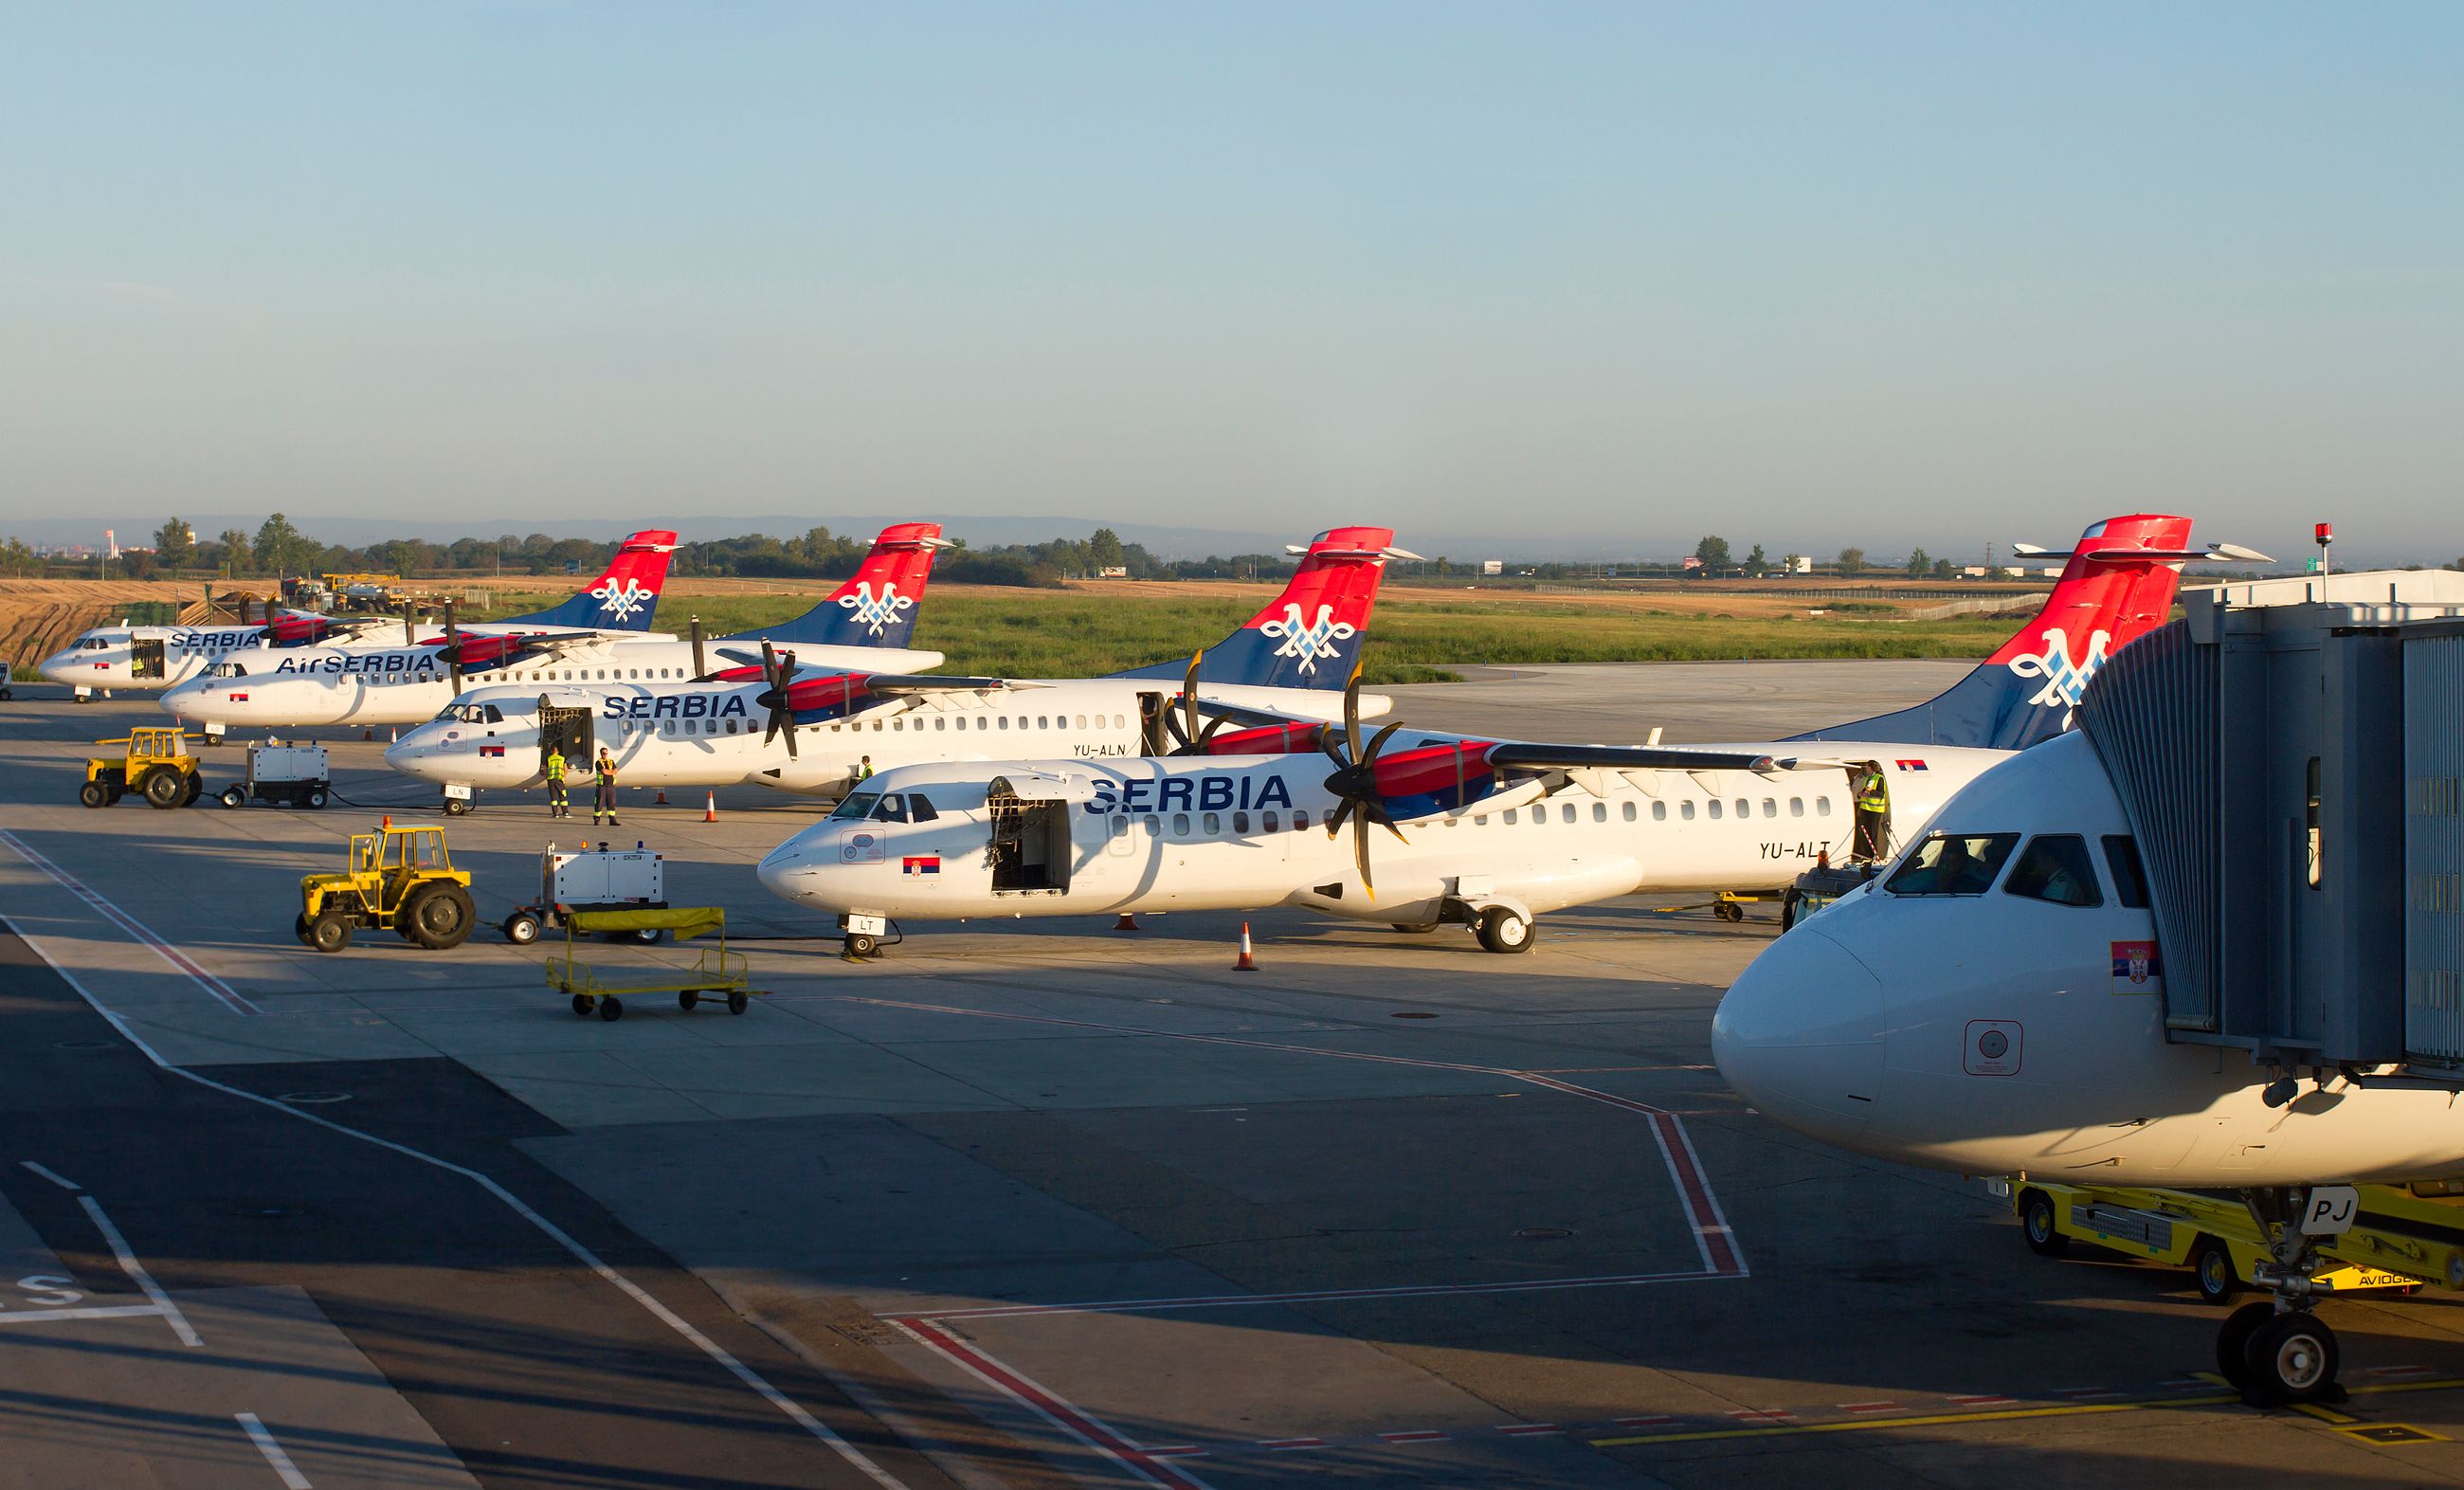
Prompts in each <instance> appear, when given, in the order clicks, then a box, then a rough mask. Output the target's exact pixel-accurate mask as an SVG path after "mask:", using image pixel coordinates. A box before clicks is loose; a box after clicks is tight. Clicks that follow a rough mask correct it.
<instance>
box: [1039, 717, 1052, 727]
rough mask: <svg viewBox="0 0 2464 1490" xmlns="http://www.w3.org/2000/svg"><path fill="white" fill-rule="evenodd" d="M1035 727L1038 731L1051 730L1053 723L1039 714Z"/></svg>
mask: <svg viewBox="0 0 2464 1490" xmlns="http://www.w3.org/2000/svg"><path fill="white" fill-rule="evenodd" d="M1035 727H1036V728H1038V729H1050V728H1051V727H1052V721H1050V720H1048V719H1046V718H1045V717H1044V716H1043V715H1041V714H1039V715H1037V716H1036V717H1035Z"/></svg>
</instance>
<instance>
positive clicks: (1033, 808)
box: [984, 771, 1095, 895]
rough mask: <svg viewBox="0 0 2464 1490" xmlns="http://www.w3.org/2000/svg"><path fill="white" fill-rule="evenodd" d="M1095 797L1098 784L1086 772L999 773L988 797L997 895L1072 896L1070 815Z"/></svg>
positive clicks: (986, 809) (994, 887)
mask: <svg viewBox="0 0 2464 1490" xmlns="http://www.w3.org/2000/svg"><path fill="white" fill-rule="evenodd" d="M1094 796H1095V787H1094V783H1092V782H1090V781H1089V780H1087V779H1086V778H1085V777H1083V776H1056V775H1047V774H1045V773H1043V772H1040V771H1038V772H1026V771H1020V772H1016V773H1013V774H1011V775H1007V776H996V777H994V778H993V782H992V789H991V790H990V792H989V793H987V795H986V796H985V799H984V808H985V813H984V815H985V816H986V818H988V819H989V820H990V822H991V825H992V843H991V849H992V869H993V893H995V894H996V895H1000V894H1012V895H1035V894H1043V895H1067V894H1068V893H1069V865H1070V861H1071V858H1072V857H1073V852H1074V851H1073V849H1072V847H1071V844H1070V841H1069V820H1070V814H1071V813H1072V812H1077V811H1078V807H1079V804H1081V803H1084V802H1089V801H1092V800H1093V799H1094Z"/></svg>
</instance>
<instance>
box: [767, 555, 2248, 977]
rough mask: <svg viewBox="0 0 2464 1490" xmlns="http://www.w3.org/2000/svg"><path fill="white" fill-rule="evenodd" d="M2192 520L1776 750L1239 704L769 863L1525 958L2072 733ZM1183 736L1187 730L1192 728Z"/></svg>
mask: <svg viewBox="0 0 2464 1490" xmlns="http://www.w3.org/2000/svg"><path fill="white" fill-rule="evenodd" d="M2189 529H2190V523H2189V519H2187V518H2172V517H2145V516H2141V517H2127V518H2115V519H2113V520H2111V521H2110V522H2106V523H2098V524H2097V525H2095V526H2094V527H2091V528H2089V529H2088V530H2087V532H2086V534H2085V535H2084V536H2083V537H2082V538H2081V539H2080V540H2079V546H2078V547H2077V549H2076V550H2075V551H2074V552H2073V553H2072V554H2071V556H2070V560H2069V562H2068V564H2067V565H2066V566H2065V567H2064V569H2063V572H2062V576H2061V580H2060V582H2059V583H2058V584H2057V585H2056V586H2055V588H2054V591H2053V593H2052V595H2051V596H2050V597H2049V598H2048V599H2047V601H2046V604H2045V607H2044V609H2043V610H2042V611H2041V612H2039V613H2038V614H2037V615H2036V616H2035V619H2034V620H2032V621H2030V622H2029V624H2028V625H2027V626H2026V627H2025V628H2023V629H2022V630H2021V631H2020V632H2019V634H2017V635H2016V636H2014V637H2013V638H2012V640H2011V641H2010V642H2009V643H2007V644H2006V645H2004V646H2003V647H2002V648H2001V649H2000V650H1999V651H1997V652H1995V653H1994V654H1993V656H1991V658H1989V659H1988V660H1987V661H1986V662H1985V663H1984V664H1983V665H1982V666H1980V667H1978V668H1977V669H1976V670H1975V671H1974V672H1973V673H1971V674H1969V676H1968V677H1967V678H1964V679H1962V680H1961V681H1960V682H1959V683H1957V684H1955V685H1953V686H1952V687H1951V688H1950V689H1949V690H1948V691H1947V692H1946V693H1944V694H1943V695H1942V696H1941V697H1940V698H1938V699H1935V700H1934V701H1931V702H1930V703H1926V704H1924V705H1921V706H1919V707H1917V708H1913V709H1907V710H1903V711H1902V712H1900V713H1896V714H1889V715H1884V716H1882V717H1881V718H1878V719H1870V720H1865V721H1861V722H1859V723H1854V724H1842V725H1839V726H1837V727H1836V728H1831V729H1825V730H1820V731H1817V732H1815V734H1812V735H1805V736H1799V737H1797V738H1795V739H1793V740H1786V741H1772V742H1764V743H1756V744H1746V745H1702V746H1683V747H1661V746H1656V745H1646V746H1606V745H1538V744H1527V743H1521V742H1512V741H1496V740H1478V739H1463V738H1461V737H1458V736H1449V735H1439V734H1419V733H1415V732H1411V731H1408V730H1406V729H1405V728H1404V726H1403V725H1401V724H1399V723H1392V724H1388V725H1387V726H1386V727H1385V728H1383V729H1381V730H1379V731H1378V732H1377V734H1376V735H1375V738H1374V739H1372V740H1369V741H1367V742H1365V743H1364V742H1363V740H1362V738H1361V731H1360V727H1359V723H1358V720H1357V718H1356V717H1353V718H1351V719H1348V720H1347V721H1346V725H1345V728H1344V729H1343V730H1342V731H1340V732H1338V731H1335V730H1331V729H1329V728H1327V727H1325V726H1323V725H1318V724H1312V723H1287V722H1283V721H1265V722H1263V723H1261V722H1259V721H1258V720H1257V719H1256V718H1255V717H1248V718H1241V717H1239V716H1236V722H1239V723H1250V724H1252V725H1253V726H1254V727H1248V728H1242V729H1238V730H1234V731H1231V732H1228V733H1216V732H1213V731H1215V730H1216V729H1218V728H1220V725H1210V726H1209V732H1208V733H1207V734H1206V735H1205V737H1204V738H1202V739H1201V741H1200V746H1201V748H1200V749H1199V750H1197V751H1192V750H1191V749H1190V747H1189V746H1187V745H1184V746H1183V747H1182V750H1181V752H1179V753H1177V754H1176V755H1174V756H1172V757H1169V758H1161V759H1155V758H1133V759H1127V760H1120V761H1104V762H1081V763H1069V762H1058V761H1053V760H1049V759H1034V758H1022V759H1014V760H1001V761H993V762H984V761H965V762H953V763H950V764H945V765H934V766H915V767H907V768H904V769H900V770H895V771H889V772H885V773H883V774H881V775H879V776H876V777H875V778H873V779H872V780H871V781H869V782H866V783H865V784H864V789H862V790H859V791H856V792H853V793H851V794H850V795H849V796H848V797H847V800H846V801H844V802H842V803H841V804H840V805H839V808H838V810H837V811H836V812H833V813H832V814H831V816H830V818H829V819H828V820H827V821H825V822H824V823H821V824H819V825H817V826H815V827H813V828H810V829H807V830H805V831H804V832H803V833H801V834H797V835H796V836H795V837H793V838H791V839H789V840H788V841H787V842H786V843H784V844H782V845H781V846H780V847H779V848H778V849H777V850H776V851H774V852H773V853H772V854H771V855H770V856H769V857H767V858H766V859H764V860H763V861H762V863H761V869H760V872H761V878H762V881H763V882H764V883H765V884H767V885H769V886H770V888H771V889H772V890H774V891H776V892H777V893H778V894H780V895H781V896H784V897H786V898H787V899H789V900H793V901H800V902H802V903H803V904H806V905H810V906H813V907H814V908H816V909H820V910H825V911H830V912H835V913H838V914H839V915H840V916H841V917H842V918H875V919H878V918H884V917H888V918H896V919H899V920H902V921H915V920H943V919H962V918H966V917H974V916H1062V915H1086V914H1089V913H1101V914H1104V915H1111V914H1114V913H1116V912H1120V911H1138V910H1149V911H1164V910H1203V909H1213V910H1236V909H1237V910H1253V909H1264V908H1266V907H1268V906H1274V905H1289V906H1295V907H1298V908H1302V909H1306V910H1311V911H1316V912H1319V913H1322V914H1326V915H1331V916H1340V917H1344V918H1347V919H1352V920H1358V921H1375V922H1386V923H1391V924H1393V925H1395V926H1397V928H1398V929H1405V930H1417V931H1427V930H1432V929H1434V928H1436V927H1437V926H1438V925H1440V924H1441V923H1458V924H1463V925H1466V926H1468V927H1470V928H1472V930H1473V931H1474V932H1475V933H1476V934H1477V935H1478V937H1479V939H1480V942H1481V945H1483V946H1485V947H1486V948H1487V949H1488V950H1490V951H1493V952H1521V951H1526V950H1529V948H1530V946H1531V945H1532V942H1533V939H1534V935H1535V928H1534V925H1533V919H1534V918H1535V917H1537V916H1539V915H1542V914H1544V913H1546V912H1549V911H1551V910H1557V909H1560V908H1563V907H1565V906H1569V905H1580V904H1585V903H1588V902H1591V901H1601V900H1607V899H1610V898H1612V897H1615V896H1620V895H1630V894H1634V893H1637V892H1639V891H1662V890H1735V889H1747V888H1761V887H1766V886H1773V885H1779V884H1784V883H1786V882H1788V881H1789V880H1790V879H1792V878H1794V877H1795V875H1796V874H1797V872H1798V871H1799V870H1801V869H1805V868H1811V867H1812V866H1813V865H1814V864H1815V862H1816V860H1817V859H1818V857H1819V856H1822V855H1824V854H1826V853H1827V854H1829V855H1830V856H1832V857H1834V858H1836V859H1838V860H1841V861H1843V862H1844V861H1845V860H1846V858H1847V857H1848V855H1849V850H1850V848H1851V847H1852V836H1851V835H1852V833H1853V830H1854V821H1855V815H1854V803H1853V799H1852V795H1851V790H1850V785H1849V783H1850V780H1851V777H1852V775H1853V774H1854V773H1855V772H1856V771H1857V770H1858V769H1859V768H1860V767H1864V766H1867V765H1872V766H1875V767H1879V768H1880V769H1881V771H1882V772H1883V774H1884V775H1885V777H1886V778H1887V779H1888V782H1889V789H1890V796H1891V804H1892V816H1893V818H1894V820H1896V821H1897V822H1898V823H1900V824H1903V825H1904V826H1906V827H1907V828H1910V829H1913V828H1915V827H1916V826H1918V825H1921V824H1923V823H1924V822H1925V820H1926V819H1927V818H1929V817H1931V816H1932V815H1933V813H1934V811H1935V809H1937V808H1938V807H1940V806H1941V804H1942V803H1943V802H1944V801H1945V800H1947V798H1948V797H1949V796H1950V795H1951V793H1952V792H1953V791H1955V790H1957V789H1959V788H1960V787H1962V786H1964V785H1965V784H1967V783H1968V782H1969V781H1970V780H1972V779H1973V778H1974V777H1976V776H1977V775H1978V774H1979V773H1981V772H1983V771H1984V770H1985V769H1986V768H1987V767H1991V766H1993V765H1995V764H1998V763H1999V762H2001V761H2003V760H2006V759H2008V758H2009V756H2010V754H2011V752H2013V751H2015V750H2021V749H2024V748H2026V747H2027V746H2029V745H2035V744H2036V743H2037V742H2038V741H2040V740H2044V739H2047V738H2049V737H2051V736H2053V735H2055V734H2057V733H2059V732H2060V731H2061V730H2062V729H2063V728H2065V727H2066V726H2067V724H2068V723H2069V719H2070V713H2071V709H2072V706H2073V705H2074V704H2075V703H2077V702H2078V700H2079V690H2080V689H2081V688H2082V687H2083V686H2084V685H2085V683H2086V680H2087V678H2088V677H2089V675H2090V674H2091V673H2093V672H2094V671H2095V669H2096V668H2097V667H2098V666H2099V665H2100V664H2101V662H2102V661H2103V659H2104V657H2105V655H2106V654H2107V652H2109V651H2110V650H2111V649H2113V648H2117V647H2120V646H2121V645H2123V643H2124V642H2127V641H2128V640H2130V639H2131V638H2132V637H2134V636H2136V635H2139V634H2141V633H2143V632H2145V631H2146V630H2148V629H2149V628H2150V627H2153V626H2155V625H2158V624H2161V623H2162V622H2163V621H2164V619H2165V616H2166V613H2167V612H2168V611H2169V610H2170V609H2171V607H2172V604H2173V593H2174V589H2175V588H2176V586H2177V585H2178V583H2179V581H2180V567H2181V565H2182V564H2183V563H2184V562H2186V561H2188V560H2190V559H2194V558H2206V557H2211V555H2209V554H2208V553H2207V552H2206V551H2204V550H2197V551H2194V550H2190V549H2188V548H2186V547H2185V546H2184V545H2185V544H2187V543H2188V542H2189ZM1182 706H1183V707H1184V708H1190V707H1191V706H1190V704H1189V702H1188V701H1186V700H1184V701H1183V703H1182ZM1203 707H1204V706H1203V704H1200V705H1199V708H1203ZM1198 711H1199V709H1195V708H1194V709H1192V710H1191V712H1192V713H1193V715H1194V714H1195V713H1196V712H1198ZM1204 711H1205V712H1211V713H1223V712H1226V711H1221V710H1215V709H1205V710H1204ZM1179 733H1181V734H1182V735H1184V736H1187V735H1190V734H1193V733H1198V731H1196V730H1195V728H1194V720H1193V728H1190V729H1184V730H1182V731H1179ZM1338 742H1340V743H1338ZM1389 745H1392V746H1393V748H1391V749H1390V748H1388V746H1389ZM1321 752H1323V753H1321ZM1014 753H1015V754H1017V755H1019V756H1021V757H1028V756H1029V755H1030V753H1029V752H1025V751H1020V752H1014ZM1047 754H1048V752H1047ZM1330 767H1331V769H1330ZM1347 822H1348V823H1350V825H1351V826H1352V828H1353V834H1352V837H1353V841H1352V843H1351V844H1350V845H1349V846H1346V845H1344V844H1342V843H1340V842H1338V841H1337V837H1338V835H1339V834H1340V832H1341V830H1342V828H1343V827H1344V826H1345V824H1346V823H1347ZM1372 825H1375V826H1377V827H1379V828H1382V829H1383V830H1384V831H1385V833H1386V834H1388V835H1389V836H1385V837H1376V838H1373V837H1372V836H1371V834H1370V829H1371V827H1372ZM1407 830H1408V832H1407ZM1373 843H1374V845H1375V851H1376V852H1375V855H1374V856H1373V854H1372V853H1371V848H1372V845H1373ZM1373 858H1374V859H1375V868H1374V878H1373V867H1372V860H1373Z"/></svg>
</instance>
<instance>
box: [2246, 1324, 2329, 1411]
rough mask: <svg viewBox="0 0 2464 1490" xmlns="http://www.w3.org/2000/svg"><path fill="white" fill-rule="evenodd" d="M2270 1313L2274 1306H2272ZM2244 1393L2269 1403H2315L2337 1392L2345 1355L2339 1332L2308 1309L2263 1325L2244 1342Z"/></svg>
mask: <svg viewBox="0 0 2464 1490" xmlns="http://www.w3.org/2000/svg"><path fill="white" fill-rule="evenodd" d="M2268 1307H2270V1308H2271V1309H2272V1308H2274V1307H2275V1305H2273V1304H2270V1305H2269V1306H2268ZM2241 1354H2242V1366H2243V1368H2244V1369H2245V1370H2246V1371H2247V1372H2248V1379H2247V1380H2245V1381H2244V1382H2242V1384H2241V1386H2242V1390H2245V1391H2250V1392H2255V1394H2256V1395H2257V1396H2258V1397H2259V1398H2260V1399H2262V1400H2263V1401H2265V1402H2268V1403H2270V1404H2276V1403H2283V1402H2315V1401H2317V1400H2318V1399H2320V1398H2321V1397H2323V1396H2325V1395H2327V1394H2328V1392H2330V1391H2331V1390H2334V1389H2335V1385H2336V1368H2337V1367H2338V1366H2339V1365H2341V1364H2342V1360H2343V1350H2342V1349H2340V1348H2339V1347H2338V1346H2337V1344H2336V1332H2335V1331H2334V1330H2332V1329H2329V1328H2328V1327H2327V1326H2326V1323H2324V1322H2323V1321H2321V1319H2320V1318H2319V1316H2317V1315H2315V1314H2312V1313H2310V1312H2308V1311H2307V1310H2301V1311H2297V1312H2295V1313H2291V1314H2277V1315H2275V1316H2273V1317H2272V1318H2269V1319H2265V1320H2262V1321H2260V1322H2259V1325H2258V1328H2256V1329H2255V1330H2253V1331H2251V1334H2250V1338H2249V1339H2248V1340H2247V1341H2244V1342H2243V1343H2242V1347H2241Z"/></svg>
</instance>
